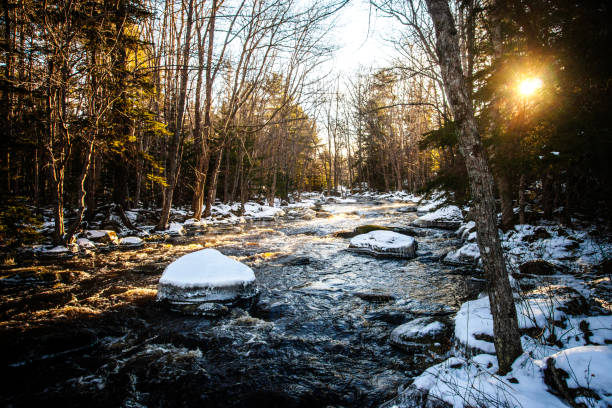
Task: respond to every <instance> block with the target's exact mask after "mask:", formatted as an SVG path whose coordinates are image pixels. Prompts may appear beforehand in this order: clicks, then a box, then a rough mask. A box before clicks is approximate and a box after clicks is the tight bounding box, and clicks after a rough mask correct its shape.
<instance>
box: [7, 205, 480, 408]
mask: <svg viewBox="0 0 612 408" xmlns="http://www.w3.org/2000/svg"><path fill="white" fill-rule="evenodd" d="M411 205H412V204H407V203H393V202H376V203H374V202H364V203H351V204H327V205H323V206H322V207H320V208H318V211H319V212H318V214H317V217H315V218H314V219H300V217H294V218H293V219H290V218H289V217H282V218H280V219H277V220H274V221H267V222H251V223H248V224H246V225H230V226H211V227H208V228H206V229H203V230H201V231H196V232H192V233H191V234H189V235H190V236H182V237H175V238H170V239H166V240H164V241H159V242H149V243H147V245H146V246H145V247H144V248H140V249H131V250H110V251H98V252H95V253H91V254H88V255H87V256H78V257H73V258H69V259H64V260H44V259H31V260H24V261H23V262H20V263H19V264H18V265H16V266H11V267H8V266H5V267H4V268H3V270H2V278H3V279H2V280H1V282H2V283H1V284H0V300H1V306H0V313H1V316H2V323H1V324H2V326H1V330H0V345H1V346H2V348H3V353H2V355H3V357H2V364H3V371H4V372H5V374H7V375H6V376H5V377H7V378H8V380H5V381H4V383H3V384H2V397H3V400H4V401H5V405H14V406H30V405H33V404H39V403H42V402H44V403H49V402H50V403H53V404H55V403H65V404H69V405H70V406H75V405H88V406H105V407H108V406H128V407H138V406H152V407H157V406H177V405H178V406H206V407H255V406H267V407H275V406H278V407H301V406H308V407H319V406H321V407H326V406H338V407H340V406H342V407H373V406H378V405H380V404H381V403H383V402H384V401H386V400H389V399H390V398H392V397H394V396H395V395H396V394H397V391H398V389H399V388H401V387H402V386H403V385H405V384H406V383H408V382H410V379H411V378H412V377H413V376H415V375H418V374H419V373H420V372H421V371H422V370H423V369H424V368H425V367H426V366H428V365H430V364H433V363H435V362H436V361H439V360H440V359H442V358H443V357H444V356H441V355H436V354H435V353H431V352H428V351H427V350H423V352H422V353H421V352H407V351H405V350H402V349H397V348H394V347H392V346H391V344H390V343H389V334H390V333H391V331H392V330H393V329H394V328H395V327H397V326H398V325H400V324H402V323H405V322H407V321H410V320H411V319H414V318H416V317H421V316H440V317H441V318H443V317H445V316H446V317H448V316H450V315H452V314H453V313H454V312H455V311H456V310H457V308H458V307H459V306H460V304H461V303H462V302H463V301H465V300H466V299H468V298H470V297H473V296H474V295H475V294H477V293H478V292H479V291H480V290H482V281H481V280H478V279H474V278H473V277H472V276H470V273H469V271H466V270H464V269H457V268H454V267H452V266H448V265H444V264H442V263H441V262H440V260H441V258H443V256H444V254H446V253H447V252H448V251H449V250H450V249H452V248H454V247H455V246H456V245H457V244H458V241H457V238H456V237H455V236H454V234H452V232H449V231H444V230H436V229H418V230H415V229H410V223H411V222H412V221H413V220H414V219H415V218H416V214H415V213H414V212H407V211H406V210H407V208H406V207H409V206H411ZM366 224H375V225H379V226H387V227H393V228H396V229H399V230H402V229H403V228H404V229H405V230H406V231H412V232H413V233H415V234H417V235H418V236H415V238H416V240H417V242H418V251H417V257H416V258H415V259H412V260H405V259H385V258H375V257H370V256H367V255H364V254H359V253H355V252H351V251H349V250H348V239H346V238H340V237H338V236H337V235H335V233H336V232H338V231H346V230H352V229H354V228H355V227H357V226H360V225H366ZM204 247H213V248H216V249H218V250H219V251H221V252H222V253H224V254H225V255H229V256H232V257H234V258H236V259H238V260H240V261H242V262H244V263H246V264H248V265H249V266H251V267H252V268H253V270H254V271H255V275H256V278H257V282H258V287H259V291H260V298H259V301H258V303H257V305H256V306H255V307H254V308H253V309H252V310H241V309H234V310H232V311H231V313H230V314H229V315H226V316H223V317H219V318H215V319H208V318H204V317H193V316H184V315H180V314H177V313H174V312H171V311H169V310H167V309H166V308H165V307H164V306H163V305H161V304H159V303H158V302H156V301H155V294H156V284H157V281H158V280H159V277H160V276H161V273H162V272H163V270H164V268H165V266H166V265H168V264H169V263H170V262H172V261H173V260H174V259H176V258H178V257H179V256H181V255H184V254H186V253H188V252H191V251H194V250H197V249H199V248H204Z"/></svg>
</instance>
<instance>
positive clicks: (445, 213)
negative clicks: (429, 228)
mask: <svg viewBox="0 0 612 408" xmlns="http://www.w3.org/2000/svg"><path fill="white" fill-rule="evenodd" d="M419 220H423V221H437V220H448V221H461V220H463V215H462V214H461V209H460V208H459V207H457V206H456V205H449V206H446V207H442V208H439V209H438V210H436V211H434V212H431V213H429V214H425V215H423V216H421V217H419Z"/></svg>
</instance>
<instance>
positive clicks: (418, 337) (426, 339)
mask: <svg viewBox="0 0 612 408" xmlns="http://www.w3.org/2000/svg"><path fill="white" fill-rule="evenodd" d="M389 341H390V342H391V344H392V345H394V346H396V347H399V348H401V349H403V350H406V351H414V350H415V349H420V348H427V349H429V350H431V351H434V352H436V353H444V352H445V351H446V350H447V349H448V348H449V347H450V330H449V328H448V325H447V324H445V323H442V322H441V321H439V320H436V319H434V318H432V317H419V318H418V319H414V320H411V321H409V322H408V323H404V324H402V325H401V326H398V327H396V328H395V329H394V330H393V331H392V332H391V336H390V337H389Z"/></svg>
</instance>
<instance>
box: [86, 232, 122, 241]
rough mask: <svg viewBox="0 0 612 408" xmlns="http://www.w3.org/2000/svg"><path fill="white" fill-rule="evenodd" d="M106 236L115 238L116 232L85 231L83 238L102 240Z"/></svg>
mask: <svg viewBox="0 0 612 408" xmlns="http://www.w3.org/2000/svg"><path fill="white" fill-rule="evenodd" d="M106 236H109V237H111V238H112V237H115V236H116V232H115V231H112V230H87V231H85V238H87V239H93V240H96V239H101V238H104V237H106Z"/></svg>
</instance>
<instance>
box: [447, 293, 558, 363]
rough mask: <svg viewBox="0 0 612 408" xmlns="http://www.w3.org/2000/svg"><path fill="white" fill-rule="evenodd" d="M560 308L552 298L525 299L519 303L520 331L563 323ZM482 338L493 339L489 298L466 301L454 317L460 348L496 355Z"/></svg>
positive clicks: (489, 344)
mask: <svg viewBox="0 0 612 408" xmlns="http://www.w3.org/2000/svg"><path fill="white" fill-rule="evenodd" d="M559 306H560V305H559V304H556V305H555V304H552V300H550V299H525V300H523V301H522V302H520V303H517V304H516V313H517V317H518V324H519V329H530V328H535V327H539V328H542V329H545V328H547V326H548V325H549V324H552V322H558V321H561V320H562V319H563V318H564V317H565V313H564V312H562V311H561V310H559ZM483 336H486V337H485V338H491V339H492V338H493V336H494V334H493V316H492V315H491V309H490V305H489V297H488V296H485V297H482V298H480V299H476V300H472V301H469V302H465V303H464V304H462V305H461V308H460V309H459V312H457V315H456V316H455V339H456V340H457V341H458V342H459V343H460V344H461V345H464V346H467V347H468V350H480V351H482V352H484V353H490V354H495V346H494V345H493V343H491V342H489V341H486V340H483ZM479 337H480V338H479Z"/></svg>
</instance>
